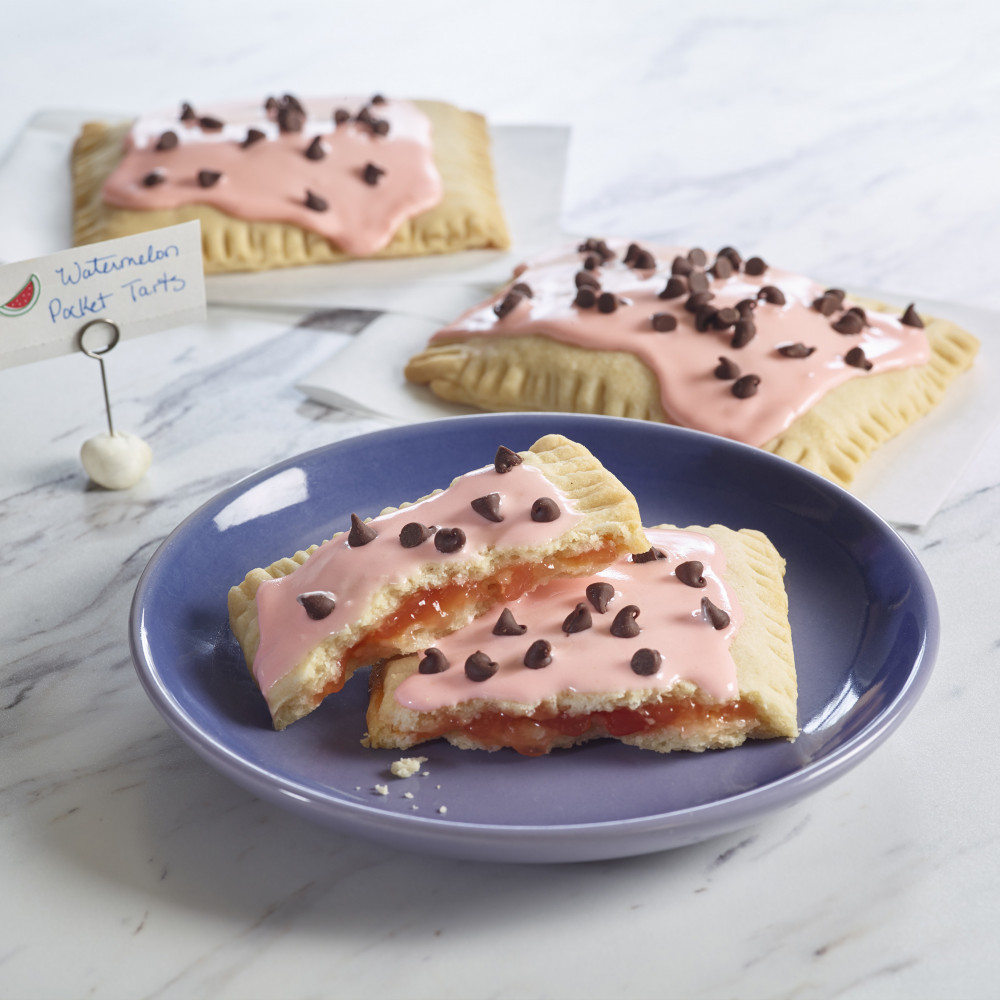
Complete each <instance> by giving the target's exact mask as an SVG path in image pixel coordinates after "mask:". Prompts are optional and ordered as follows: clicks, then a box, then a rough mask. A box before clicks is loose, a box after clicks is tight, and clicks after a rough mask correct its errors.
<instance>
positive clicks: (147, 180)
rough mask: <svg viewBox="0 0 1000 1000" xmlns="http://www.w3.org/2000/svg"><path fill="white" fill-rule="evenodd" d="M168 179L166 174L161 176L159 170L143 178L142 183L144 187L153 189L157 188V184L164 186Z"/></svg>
mask: <svg viewBox="0 0 1000 1000" xmlns="http://www.w3.org/2000/svg"><path fill="white" fill-rule="evenodd" d="M166 179H167V178H166V176H165V175H164V174H161V173H160V172H159V171H158V170H153V171H150V173H148V174H146V176H145V177H143V179H142V182H141V183H142V186H143V187H148V188H151V187H156V185H157V184H162V183H163V182H164V181H165V180H166Z"/></svg>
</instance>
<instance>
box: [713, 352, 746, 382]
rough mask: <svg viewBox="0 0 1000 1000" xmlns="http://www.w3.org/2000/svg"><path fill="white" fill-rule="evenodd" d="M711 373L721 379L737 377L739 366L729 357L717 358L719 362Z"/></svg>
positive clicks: (738, 375)
mask: <svg viewBox="0 0 1000 1000" xmlns="http://www.w3.org/2000/svg"><path fill="white" fill-rule="evenodd" d="M712 374H713V375H714V376H715V377H716V378H721V379H728V380H732V379H737V378H739V377H740V368H739V365H737V364H736V363H735V362H734V361H730V360H729V358H722V357H720V358H719V363H718V365H717V366H716V368H715V371H713V372H712Z"/></svg>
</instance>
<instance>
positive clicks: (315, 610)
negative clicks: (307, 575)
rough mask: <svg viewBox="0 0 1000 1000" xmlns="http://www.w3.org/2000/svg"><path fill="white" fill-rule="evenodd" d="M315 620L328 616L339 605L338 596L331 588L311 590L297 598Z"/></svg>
mask: <svg viewBox="0 0 1000 1000" xmlns="http://www.w3.org/2000/svg"><path fill="white" fill-rule="evenodd" d="M295 599H296V600H297V601H298V602H299V604H301V605H302V607H303V608H305V610H306V614H307V615H308V616H309V617H310V618H312V619H313V621H320V620H321V619H323V618H326V616H327V615H329V614H330V612H331V611H333V609H334V608H335V607H336V606H337V598H336V597H335V596H334V595H333V594H331V593H330V591H329V590H310V591H307V592H306V593H304V594H299V596H298V597H296V598H295Z"/></svg>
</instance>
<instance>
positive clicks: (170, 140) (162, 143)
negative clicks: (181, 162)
mask: <svg viewBox="0 0 1000 1000" xmlns="http://www.w3.org/2000/svg"><path fill="white" fill-rule="evenodd" d="M178 142H180V140H179V139H178V138H177V133H176V132H170V131H167V132H164V133H163V135H161V136H160V138H159V139H157V140H156V148H157V149H159V150H161V151H162V150H165V149H175V148H176V146H177V143H178Z"/></svg>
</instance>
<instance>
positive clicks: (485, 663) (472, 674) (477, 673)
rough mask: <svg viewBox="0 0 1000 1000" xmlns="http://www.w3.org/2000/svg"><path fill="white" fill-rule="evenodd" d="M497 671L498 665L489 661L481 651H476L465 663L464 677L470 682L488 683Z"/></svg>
mask: <svg viewBox="0 0 1000 1000" xmlns="http://www.w3.org/2000/svg"><path fill="white" fill-rule="evenodd" d="M499 669H500V664H499V663H497V662H496V660H491V659H490V658H489V657H488V656H487V655H486V654H485V653H484V652H483V651H482V650H481V649H477V650H476V652H474V653H473V654H472V656H470V657H469V658H468V659H467V660H466V661H465V676H466V677H468V678H469V680H470V681H488V680H489V679H490V678H491V677H492V676H493V675H494V674H495V673H496V672H497V671H498V670H499Z"/></svg>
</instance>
